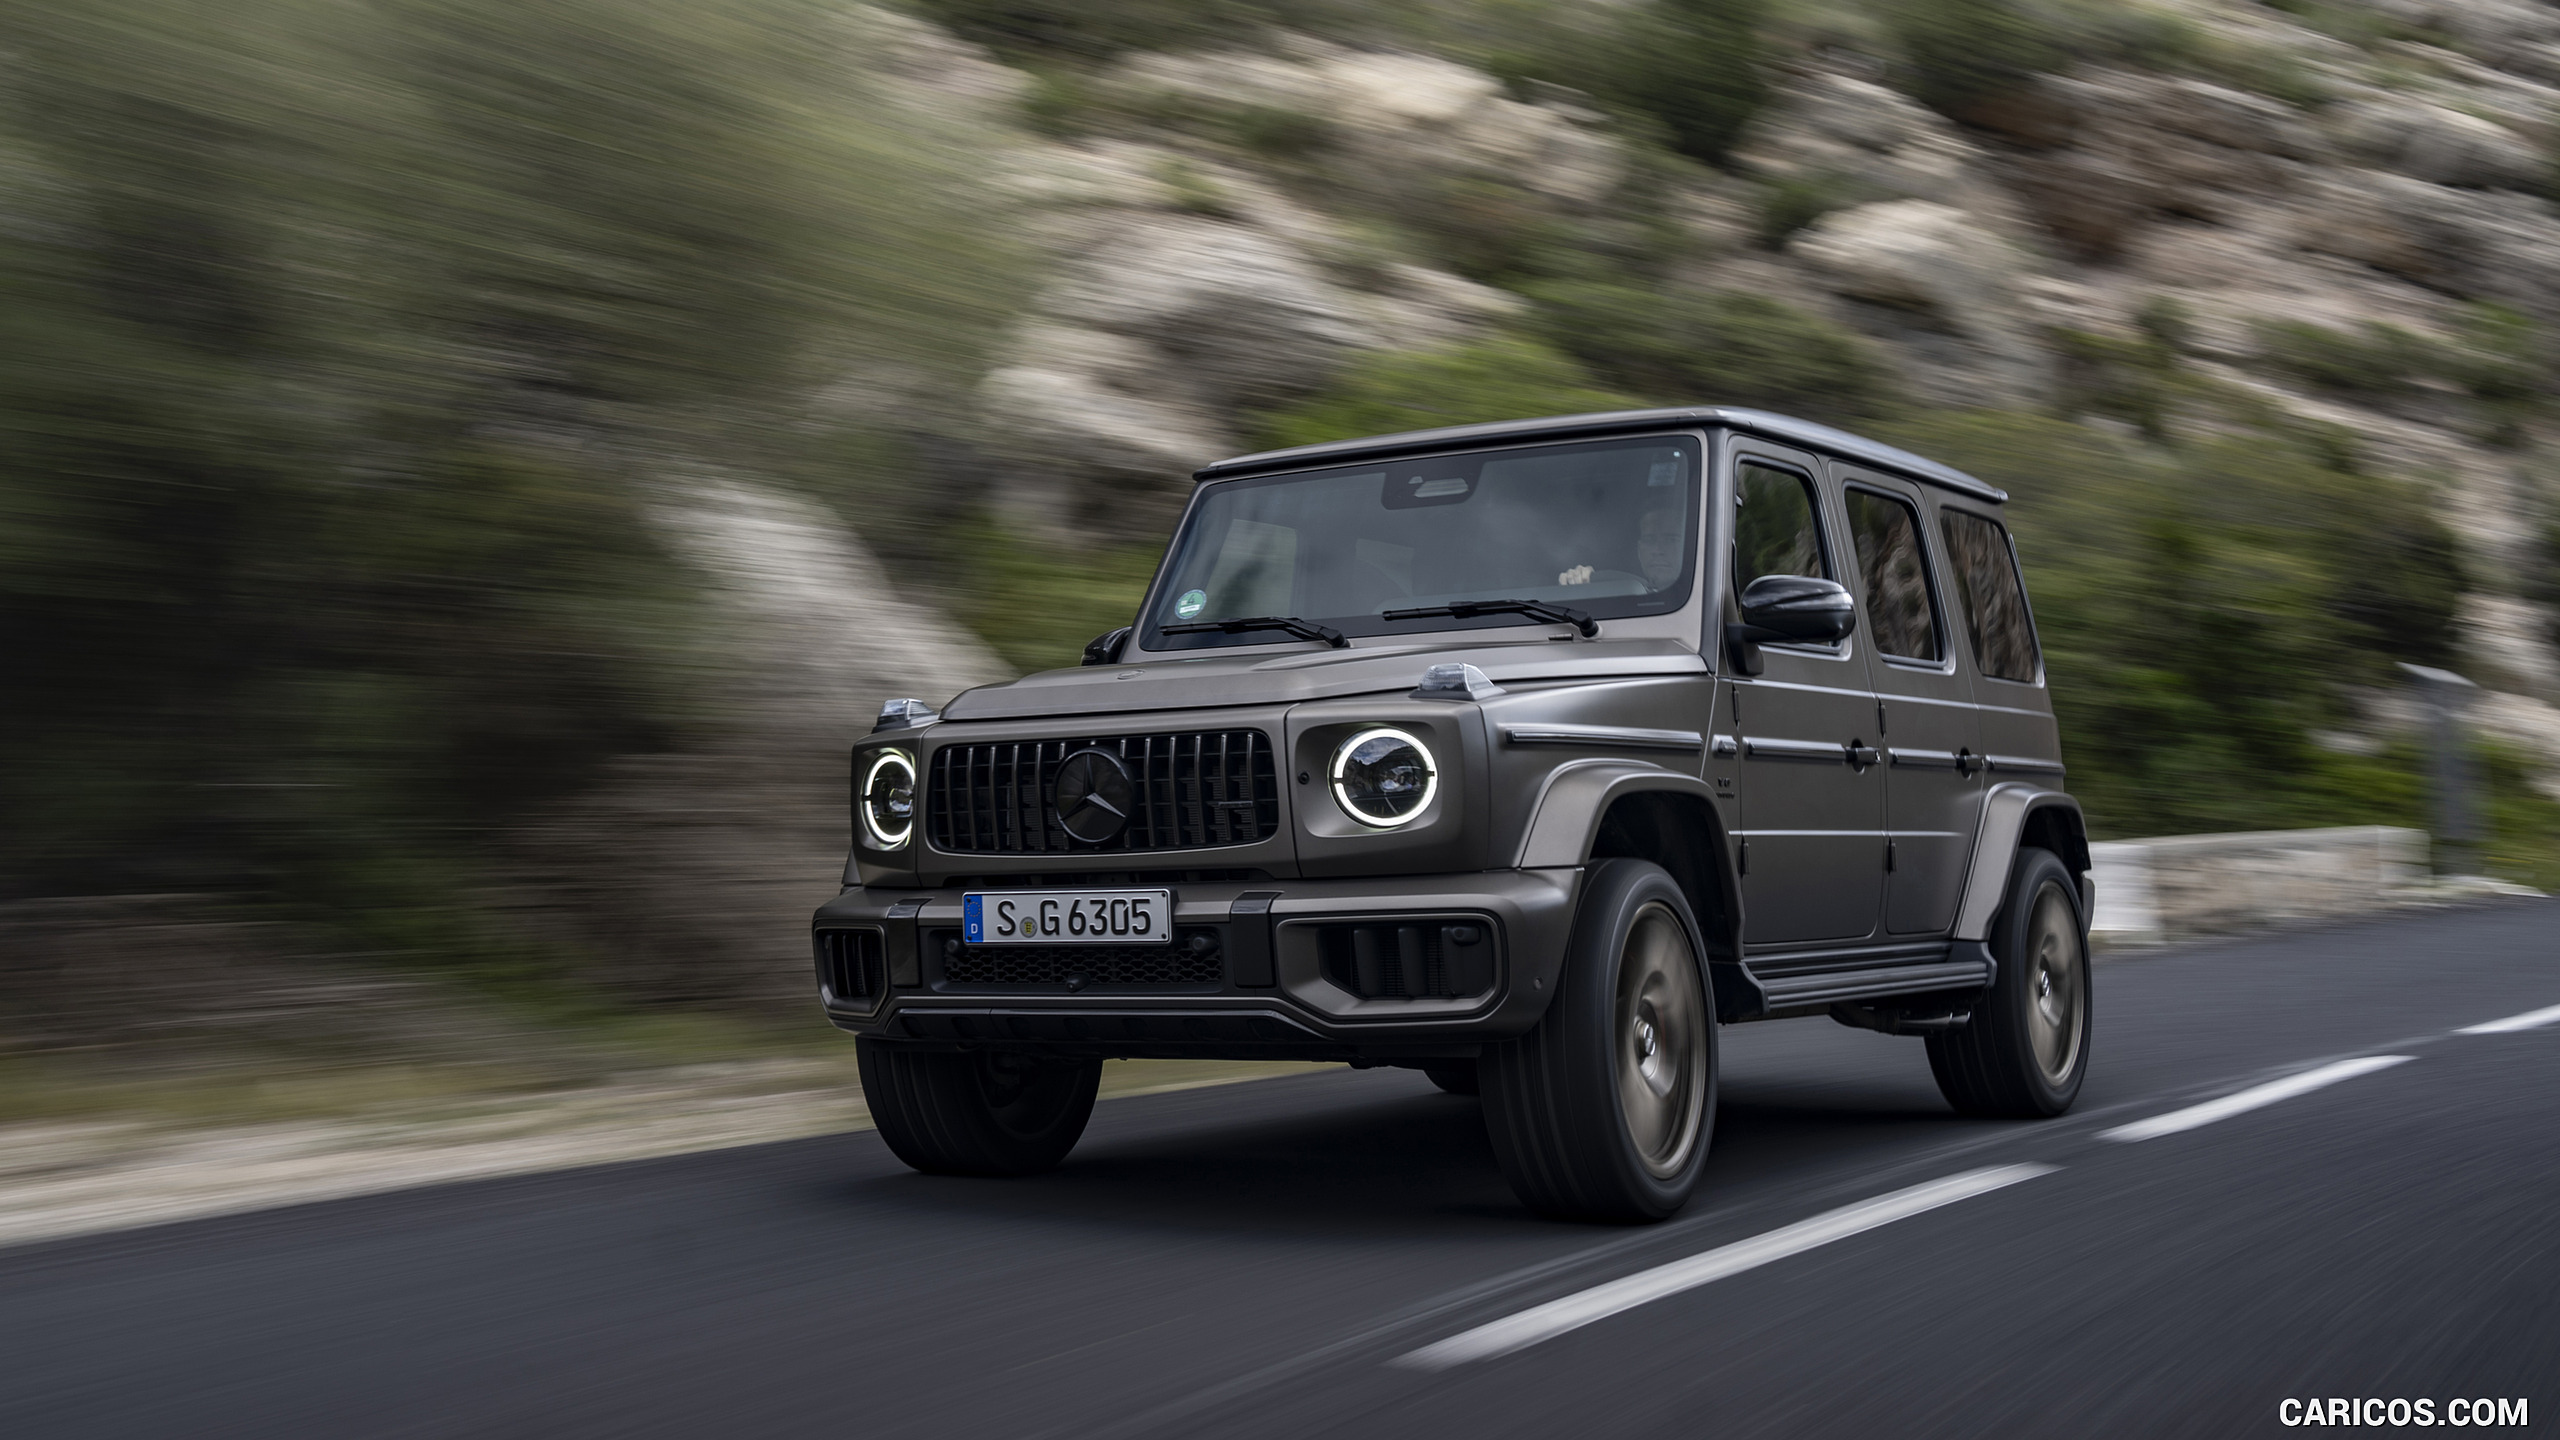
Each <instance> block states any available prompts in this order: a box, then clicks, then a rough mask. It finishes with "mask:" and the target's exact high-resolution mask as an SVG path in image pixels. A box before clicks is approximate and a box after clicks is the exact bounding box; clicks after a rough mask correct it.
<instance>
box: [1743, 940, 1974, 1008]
mask: <svg viewBox="0 0 2560 1440" xmlns="http://www.w3.org/2000/svg"><path fill="white" fill-rule="evenodd" d="M1963 948H1971V947H1959V949H1960V950H1961V949H1963ZM1992 968H1993V967H1992V962H1991V957H1989V956H1988V955H1978V956H1975V957H1971V958H1965V959H1955V958H1950V959H1946V960H1941V961H1937V962H1935V963H1932V964H1927V965H1881V966H1877V967H1874V968H1872V969H1866V970H1833V971H1828V972H1825V973H1820V974H1813V975H1757V976H1754V977H1753V978H1755V979H1757V980H1758V981H1759V982H1760V989H1761V991H1762V993H1764V994H1766V995H1767V996H1768V997H1769V1008H1770V1010H1772V1011H1778V1010H1797V1009H1810V1008H1813V1007H1816V1006H1822V1005H1836V1004H1839V1003H1840V1002H1841V1001H1844V1000H1873V999H1876V998H1878V997H1881V996H1886V995H1924V994H1928V993H1930V992H1933V991H1939V990H1979V989H1981V988H1982V987H1984V986H1986V985H1988V984H1990V983H1991V974H1992Z"/></svg>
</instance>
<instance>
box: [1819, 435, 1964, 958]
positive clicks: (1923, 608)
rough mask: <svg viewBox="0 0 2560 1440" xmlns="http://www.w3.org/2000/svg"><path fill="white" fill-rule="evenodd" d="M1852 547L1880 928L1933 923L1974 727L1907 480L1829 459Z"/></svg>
mask: <svg viewBox="0 0 2560 1440" xmlns="http://www.w3.org/2000/svg"><path fill="white" fill-rule="evenodd" d="M1834 468H1835V470H1836V471H1837V472H1838V473H1839V475H1840V476H1841V479H1842V481H1843V484H1842V486H1841V496H1840V498H1841V502H1842V504H1841V508H1842V511H1843V512H1844V513H1845V514H1846V515H1847V516H1848V521H1849V549H1850V550H1851V552H1852V553H1853V554H1854V555H1855V556H1856V560H1857V571H1858V577H1857V579H1856V580H1855V581H1853V582H1851V584H1850V588H1851V589H1853V590H1855V591H1857V592H1858V615H1859V633H1860V636H1861V637H1862V638H1863V639H1864V640H1865V641H1866V642H1867V679H1868V681H1869V682H1870V683H1871V684H1873V685H1874V686H1875V691H1876V705H1877V711H1876V714H1877V719H1876V723H1877V726H1878V728H1879V729H1880V731H1881V732H1882V738H1881V739H1880V740H1879V741H1878V742H1877V743H1878V744H1879V745H1880V746H1881V747H1882V748H1883V750H1884V752H1885V773H1884V806H1885V834H1886V838H1885V871H1886V874H1885V881H1884V885H1885V902H1884V928H1885V930H1886V932H1887V933H1888V934H1892V935H1943V934H1945V933H1946V932H1947V930H1948V929H1949V928H1950V927H1952V926H1953V925H1954V923H1955V913H1956V898H1957V896H1958V895H1959V894H1961V893H1962V892H1963V889H1964V877H1965V867H1966V865H1967V864H1968V863H1969V862H1970V861H1971V859H1972V857H1973V835H1974V830H1975V827H1976V826H1977V825H1979V824H1980V821H1981V815H1982V765H1981V760H1980V756H1981V753H1982V734H1981V723H1980V717H1979V716H1978V715H1977V714H1976V713H1975V710H1974V699H1973V688H1972V686H1971V684H1970V683H1969V682H1968V681H1967V680H1966V678H1965V676H1964V675H1963V674H1962V673H1961V672H1960V671H1959V669H1958V668H1957V665H1956V657H1955V652H1954V638H1953V626H1952V625H1951V624H1950V623H1949V622H1950V617H1951V615H1952V614H1953V612H1952V610H1951V609H1950V608H1949V605H1948V599H1949V596H1948V593H1947V589H1946V585H1945V583H1944V582H1943V581H1942V580H1941V579H1940V575H1941V566H1940V565H1939V564H1937V563H1936V557H1935V556H1934V555H1933V554H1932V547H1931V546H1930V544H1929V534H1930V528H1931V527H1930V526H1929V525H1928V524H1927V522H1926V518H1925V517H1926V516H1927V515H1928V513H1929V504H1928V498H1927V497H1926V496H1924V495H1922V494H1921V493H1920V491H1919V489H1918V488H1917V487H1916V486H1913V485H1911V484H1909V483H1907V482H1904V481H1900V480H1893V479H1889V478H1887V477H1885V476H1883V475H1879V474H1876V473H1873V472H1871V471H1864V470H1859V469H1856V468H1855V467H1851V466H1835V467H1834Z"/></svg>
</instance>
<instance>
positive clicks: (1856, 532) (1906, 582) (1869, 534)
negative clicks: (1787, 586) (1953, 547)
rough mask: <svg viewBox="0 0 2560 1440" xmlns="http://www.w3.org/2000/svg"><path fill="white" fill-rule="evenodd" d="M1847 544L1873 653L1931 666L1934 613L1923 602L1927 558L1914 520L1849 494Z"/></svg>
mask: <svg viewBox="0 0 2560 1440" xmlns="http://www.w3.org/2000/svg"><path fill="white" fill-rule="evenodd" d="M1848 498H1849V538H1850V540H1851V542H1852V543H1854V544H1855V545H1856V547H1857V551H1858V577H1859V578H1860V579H1861V580H1864V581H1865V582H1866V586H1867V623H1868V624H1869V625H1871V626H1873V627H1875V634H1876V648H1877V649H1878V650H1881V651H1883V652H1884V653H1885V654H1887V655H1892V656H1896V657H1899V658H1901V659H1904V660H1927V661H1930V662H1933V663H1934V662H1935V661H1937V660H1938V659H1939V658H1940V657H1941V656H1943V655H1944V654H1945V653H1946V651H1945V648H1944V647H1943V646H1941V645H1940V644H1939V643H1938V607H1937V606H1936V605H1934V604H1932V603H1930V600H1929V558H1928V556H1927V555H1926V554H1924V553H1923V552H1922V550H1921V545H1920V517H1919V514H1918V513H1917V512H1915V511H1914V510H1913V509H1912V508H1911V506H1910V505H1908V504H1907V503H1905V502H1903V501H1901V500H1897V499H1895V498H1893V497H1892V496H1890V495H1879V494H1877V493H1876V492H1875V491H1873V490H1856V489H1853V490H1851V491H1850V492H1849V497H1848Z"/></svg>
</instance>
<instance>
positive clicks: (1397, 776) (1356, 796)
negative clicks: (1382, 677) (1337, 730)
mask: <svg viewBox="0 0 2560 1440" xmlns="http://www.w3.org/2000/svg"><path fill="white" fill-rule="evenodd" d="M1439 789H1440V771H1439V768H1438V767H1437V766H1434V765H1433V764H1432V763H1431V750H1430V747H1428V746H1426V745H1424V744H1423V743H1422V742H1421V741H1419V740H1416V739H1415V738H1413V737H1412V736H1411V735H1408V734H1406V733H1405V732H1403V731H1402V730H1390V729H1387V728H1384V727H1380V728H1379V729H1375V730H1363V731H1361V732H1360V733H1359V734H1357V735H1354V736H1352V737H1351V738H1350V739H1348V740H1345V741H1343V742H1342V744H1341V746H1340V747H1339V748H1337V749H1336V750H1335V751H1334V752H1333V803H1334V804H1336V805H1339V806H1341V807H1342V813H1343V814H1345V815H1348V816H1350V817H1351V818H1352V819H1354V820H1357V821H1359V822H1360V823H1361V824H1363V825H1374V826H1376V827H1377V828H1379V829H1381V830H1391V829H1394V828H1395V827H1396V826H1398V825H1402V824H1405V823H1407V822H1409V821H1411V820H1412V819H1413V818H1414V817H1415V816H1417V815H1420V814H1421V813H1422V811H1423V807H1424V806H1426V805H1429V804H1430V803H1431V797H1432V796H1433V795H1434V794H1436V793H1438V791H1439Z"/></svg>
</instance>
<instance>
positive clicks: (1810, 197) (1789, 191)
mask: <svg viewBox="0 0 2560 1440" xmlns="http://www.w3.org/2000/svg"><path fill="white" fill-rule="evenodd" d="M1758 198H1759V202H1760V205H1759V208H1760V229H1759V237H1760V243H1761V244H1763V245H1766V246H1768V247H1769V248H1770V249H1772V250H1775V249H1777V248H1778V247H1779V246H1781V245H1784V244H1786V243H1787V241H1788V240H1789V239H1791V238H1793V237H1794V236H1795V234H1796V233H1797V232H1798V231H1800V230H1803V229H1805V228H1806V227H1808V226H1810V225H1812V224H1813V223H1814V222H1815V221H1817V220H1819V219H1821V218H1822V217H1823V216H1825V215H1828V214H1830V213H1831V212H1832V211H1834V210H1846V209H1848V208H1849V207H1850V206H1852V205H1858V204H1862V203H1864V202H1865V201H1867V200H1869V199H1872V198H1874V197H1872V196H1870V195H1868V194H1866V193H1865V190H1864V187H1862V186H1860V185H1859V184H1858V183H1857V182H1855V181H1853V180H1851V179H1849V178H1847V177H1845V176H1840V175H1783V176H1780V177H1779V178H1777V179H1775V180H1772V181H1770V182H1768V183H1767V184H1765V185H1763V186H1761V187H1760V191H1759V196H1758Z"/></svg>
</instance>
